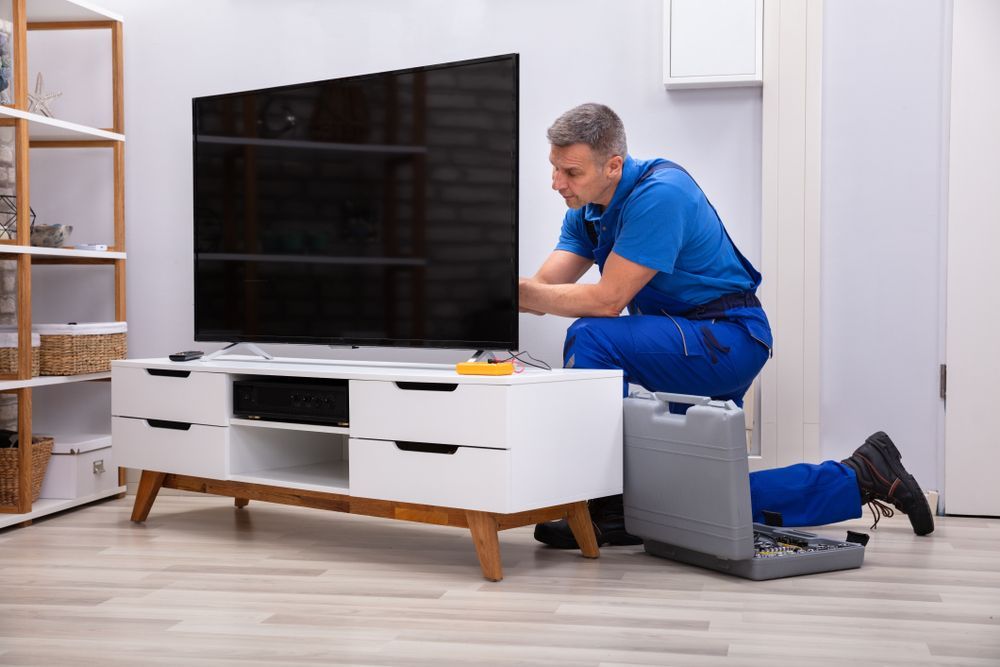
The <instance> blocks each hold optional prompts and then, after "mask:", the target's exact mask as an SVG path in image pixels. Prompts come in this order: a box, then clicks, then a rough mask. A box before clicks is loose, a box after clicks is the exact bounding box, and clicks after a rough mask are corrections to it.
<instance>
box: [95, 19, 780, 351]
mask: <svg viewBox="0 0 1000 667" xmlns="http://www.w3.org/2000/svg"><path fill="white" fill-rule="evenodd" d="M102 6H104V7H106V8H107V9H109V10H112V11H115V12H117V13H120V14H121V15H123V16H124V17H125V127H126V134H127V144H126V173H127V187H126V215H127V224H128V244H127V247H128V252H129V265H128V266H129V268H128V319H129V327H130V336H129V339H130V340H129V343H130V354H131V355H132V356H158V355H163V354H165V353H168V352H171V351H174V350H179V349H187V348H191V347H202V348H211V349H214V348H215V347H217V346H216V345H209V344H204V345H201V344H199V345H197V346H195V343H194V342H193V340H192V329H193V324H192V263H191V247H192V237H191V118H190V115H191V114H190V105H191V98H192V97H193V96H198V95H206V94H212V93H220V92H225V91H235V90H243V89H252V88H260V87H264V86H271V85H277V84H287V83H294V82H300V81H309V80H315V79H322V78H329V77H337V76H344V75H350V74H357V73H362V72H371V71H380V70H386V69H393V68H399V67H407V66H413V65H421V64H430V63H435V62H444V61H450V60H457V59H462V58H471V57H478V56H485V55H491V54H499V53H509V52H518V53H520V54H521V119H520V133H521V142H520V146H521V149H520V150H521V153H520V163H521V169H520V193H521V203H520V222H521V230H520V237H521V251H520V261H521V272H522V273H528V274H530V273H532V272H533V271H534V270H535V268H536V267H537V265H538V264H539V263H540V262H541V261H542V259H543V258H544V257H545V256H546V254H547V253H548V252H549V251H550V250H551V249H552V247H553V246H554V245H555V241H556V236H557V233H558V230H559V223H560V221H561V219H562V215H563V212H564V210H565V209H564V205H563V203H562V200H561V198H560V197H559V196H558V195H556V194H555V193H554V192H552V191H551V190H550V189H549V165H548V161H547V155H548V146H547V143H546V141H545V129H546V128H547V127H548V125H549V124H550V123H551V121H552V120H553V119H554V118H555V117H556V116H557V115H558V114H559V113H561V112H562V111H564V110H565V109H567V108H569V107H571V106H573V105H575V104H578V103H581V102H586V101H601V102H605V103H607V104H609V105H610V106H612V107H613V108H614V109H615V110H616V111H618V113H619V114H620V115H621V116H622V118H623V120H624V121H625V124H626V128H627V130H628V133H629V140H630V141H629V144H630V148H631V152H632V153H633V154H634V155H636V156H638V157H653V156H664V157H670V158H671V159H674V160H676V161H678V162H680V163H681V164H684V165H685V166H686V167H688V168H689V169H690V170H691V171H692V173H693V174H694V175H695V177H696V178H697V179H698V180H699V182H700V183H701V184H702V186H703V187H704V188H705V189H706V190H707V191H708V192H709V194H710V196H711V198H712V200H713V202H714V203H715V204H716V206H717V207H718V208H719V210H720V213H721V214H722V215H723V216H724V217H725V218H726V220H727V223H728V226H729V229H730V231H731V233H732V235H733V237H734V238H735V239H736V240H737V241H738V242H739V243H740V245H741V246H742V248H743V250H744V251H745V252H746V253H747V254H748V256H749V257H751V258H753V259H754V260H756V259H757V258H758V257H759V247H760V243H759V229H760V193H759V190H760V108H761V104H760V90H759V89H731V90H721V91H681V92H671V93H669V94H668V93H667V92H666V91H664V89H663V83H662V82H663V79H662V73H661V69H662V64H661V59H662V56H661V11H662V9H661V2H660V0H633V1H630V2H624V3H617V2H608V1H604V0H583V1H581V0H549V1H546V2H537V1H536V0H513V1H505V2H498V1H489V0H422V1H420V2H412V1H408V0H380V1H379V2H362V1H361V0H338V1H329V2H320V1H319V0H312V1H307V0H297V1H292V2H283V3H274V2H263V1H261V0H245V1H243V2H221V1H216V2H194V1H191V0H184V1H172V2H165V1H162V0H161V1H158V2H150V1H149V0H141V1H140V0H107V1H106V2H104V1H102ZM568 324H569V320H565V319H560V318H555V317H546V318H537V317H533V316H527V315H523V316H522V319H521V341H522V342H521V347H522V349H527V350H529V351H531V352H532V354H534V355H535V356H539V357H541V358H544V359H546V360H548V361H549V362H551V363H553V364H559V362H560V350H561V347H562V336H563V332H564V331H565V327H566V326H567V325H568ZM268 349H270V350H271V351H272V352H274V351H278V350H279V349H280V351H279V352H278V353H279V354H282V355H285V356H293V355H295V356H336V357H341V358H344V357H353V358H407V359H414V358H416V359H427V360H432V361H447V362H451V361H457V360H459V359H460V358H462V356H463V355H464V354H465V352H461V353H459V352H457V351H454V350H453V351H446V352H442V351H430V350H420V351H408V353H407V351H400V350H376V349H364V350H346V349H338V350H329V349H325V348H314V347H303V346H295V347H284V348H275V347H274V346H271V347H269V348H268Z"/></svg>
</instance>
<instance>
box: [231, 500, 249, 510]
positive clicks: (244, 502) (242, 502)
mask: <svg viewBox="0 0 1000 667" xmlns="http://www.w3.org/2000/svg"><path fill="white" fill-rule="evenodd" d="M233 504H234V505H236V509H240V508H241V507H246V506H247V505H249V504H250V499H249V498H233Z"/></svg>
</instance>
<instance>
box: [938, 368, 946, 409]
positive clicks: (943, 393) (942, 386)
mask: <svg viewBox="0 0 1000 667" xmlns="http://www.w3.org/2000/svg"><path fill="white" fill-rule="evenodd" d="M940 368H941V377H940V380H939V382H938V390H939V393H940V395H941V400H942V401H943V400H945V398H946V397H947V395H948V364H941V367H940Z"/></svg>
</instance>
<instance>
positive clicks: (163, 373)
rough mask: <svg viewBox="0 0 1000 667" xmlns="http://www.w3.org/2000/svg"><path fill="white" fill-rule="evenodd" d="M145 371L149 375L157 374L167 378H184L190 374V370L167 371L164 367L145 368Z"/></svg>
mask: <svg viewBox="0 0 1000 667" xmlns="http://www.w3.org/2000/svg"><path fill="white" fill-rule="evenodd" d="M146 372H147V373H149V374H150V375H159V376H161V377H167V378H186V377H187V376H189V375H191V371H168V370H167V369H165V368H147V369H146Z"/></svg>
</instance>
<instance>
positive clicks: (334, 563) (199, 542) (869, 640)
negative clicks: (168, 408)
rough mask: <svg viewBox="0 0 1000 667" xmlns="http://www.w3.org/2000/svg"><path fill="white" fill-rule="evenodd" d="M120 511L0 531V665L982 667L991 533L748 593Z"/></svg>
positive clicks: (946, 538) (997, 633) (225, 503)
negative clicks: (141, 518)
mask: <svg viewBox="0 0 1000 667" xmlns="http://www.w3.org/2000/svg"><path fill="white" fill-rule="evenodd" d="M131 503H132V498H125V499H121V500H109V501H106V502H102V503H98V504H95V505H91V506H88V507H85V508H83V509H80V510H76V511H73V512H67V513H64V514H59V515H56V516H53V517H48V518H45V519H42V520H38V521H36V522H35V523H34V524H33V525H31V526H28V527H25V528H11V529H6V530H2V531H0V618H3V619H4V620H3V622H2V623H0V665H24V666H28V665H32V666H34V665H46V666H48V665H73V666H75V665H81V666H87V665H101V666H112V667H114V666H117V665H129V666H131V665H135V664H149V665H206V666H209V667H230V666H233V667H235V666H236V665H241V666H246V665H251V666H263V665H367V666H377V665H403V666H408V665H413V666H423V665H494V664H518V665H574V666H593V667H625V666H628V665H633V666H634V665H684V666H686V665H737V664H738V665H748V666H752V665H773V664H775V661H776V660H780V661H782V662H784V661H787V660H788V659H789V656H794V657H795V660H794V661H795V662H801V660H803V659H804V660H807V661H809V662H810V664H813V665H825V664H829V665H833V664H837V665H842V664H843V663H844V662H845V661H846V662H854V663H857V664H861V665H870V664H884V665H970V666H973V665H997V664H1000V521H996V520H986V519H968V518H955V517H946V518H940V519H939V521H938V529H937V530H936V531H935V533H934V534H933V535H932V536H930V537H927V538H918V537H916V536H915V535H913V533H912V532H911V531H910V529H909V525H908V524H907V523H906V522H905V520H903V521H892V522H885V523H883V524H881V525H880V527H879V529H878V530H877V531H874V532H872V531H869V530H868V526H867V522H866V521H864V520H859V521H854V522H847V523H845V524H843V525H838V526H833V527H826V528H825V529H822V530H821V532H824V533H826V534H829V535H831V536H839V535H842V534H843V531H844V530H845V529H847V528H850V529H853V530H862V531H865V532H870V534H871V535H872V540H871V542H870V543H869V546H868V549H867V553H866V557H865V566H864V567H862V568H861V569H859V570H850V571H845V572H832V573H826V574H820V575H813V576H806V577H797V578H794V579H783V580H775V581H768V582H751V581H745V580H742V579H735V578H732V577H727V576H725V575H722V574H718V573H714V572H708V571H704V570H699V569H697V568H694V567H690V566H685V565H679V564H675V563H671V562H668V561H664V560H661V559H657V558H653V557H651V556H649V555H647V554H645V553H644V552H643V550H642V549H641V547H621V548H605V549H602V551H601V557H600V558H599V559H597V560H590V559H585V558H582V557H581V556H580V554H579V553H578V552H571V551H556V550H551V549H547V548H544V547H541V546H539V545H538V544H537V543H535V542H534V540H533V539H532V536H531V528H530V527H525V528H519V529H514V530H508V531H504V532H502V533H501V534H500V548H501V553H502V557H503V569H504V574H505V579H504V580H503V581H502V582H499V583H490V582H487V581H485V580H483V578H482V576H481V572H480V568H479V562H478V560H477V558H476V552H475V549H474V547H473V544H472V540H471V538H470V536H469V533H468V532H467V531H463V530H459V529H454V528H447V527H441V526H433V525H422V524H409V523H404V522H394V521H386V520H381V519H374V518H369V517H361V516H351V515H344V514H335V513H330V512H322V511H318V510H309V509H303V508H295V507H285V506H279V505H269V504H267V503H250V505H249V506H248V507H246V508H243V509H237V508H234V507H233V503H232V500H231V499H227V498H216V497H197V496H176V495H165V496H162V497H160V498H159V499H158V500H157V502H156V505H155V506H154V507H153V511H152V513H151V514H150V516H149V519H148V521H147V522H146V523H145V524H142V525H138V524H133V523H131V522H130V521H129V516H130V514H131Z"/></svg>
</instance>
